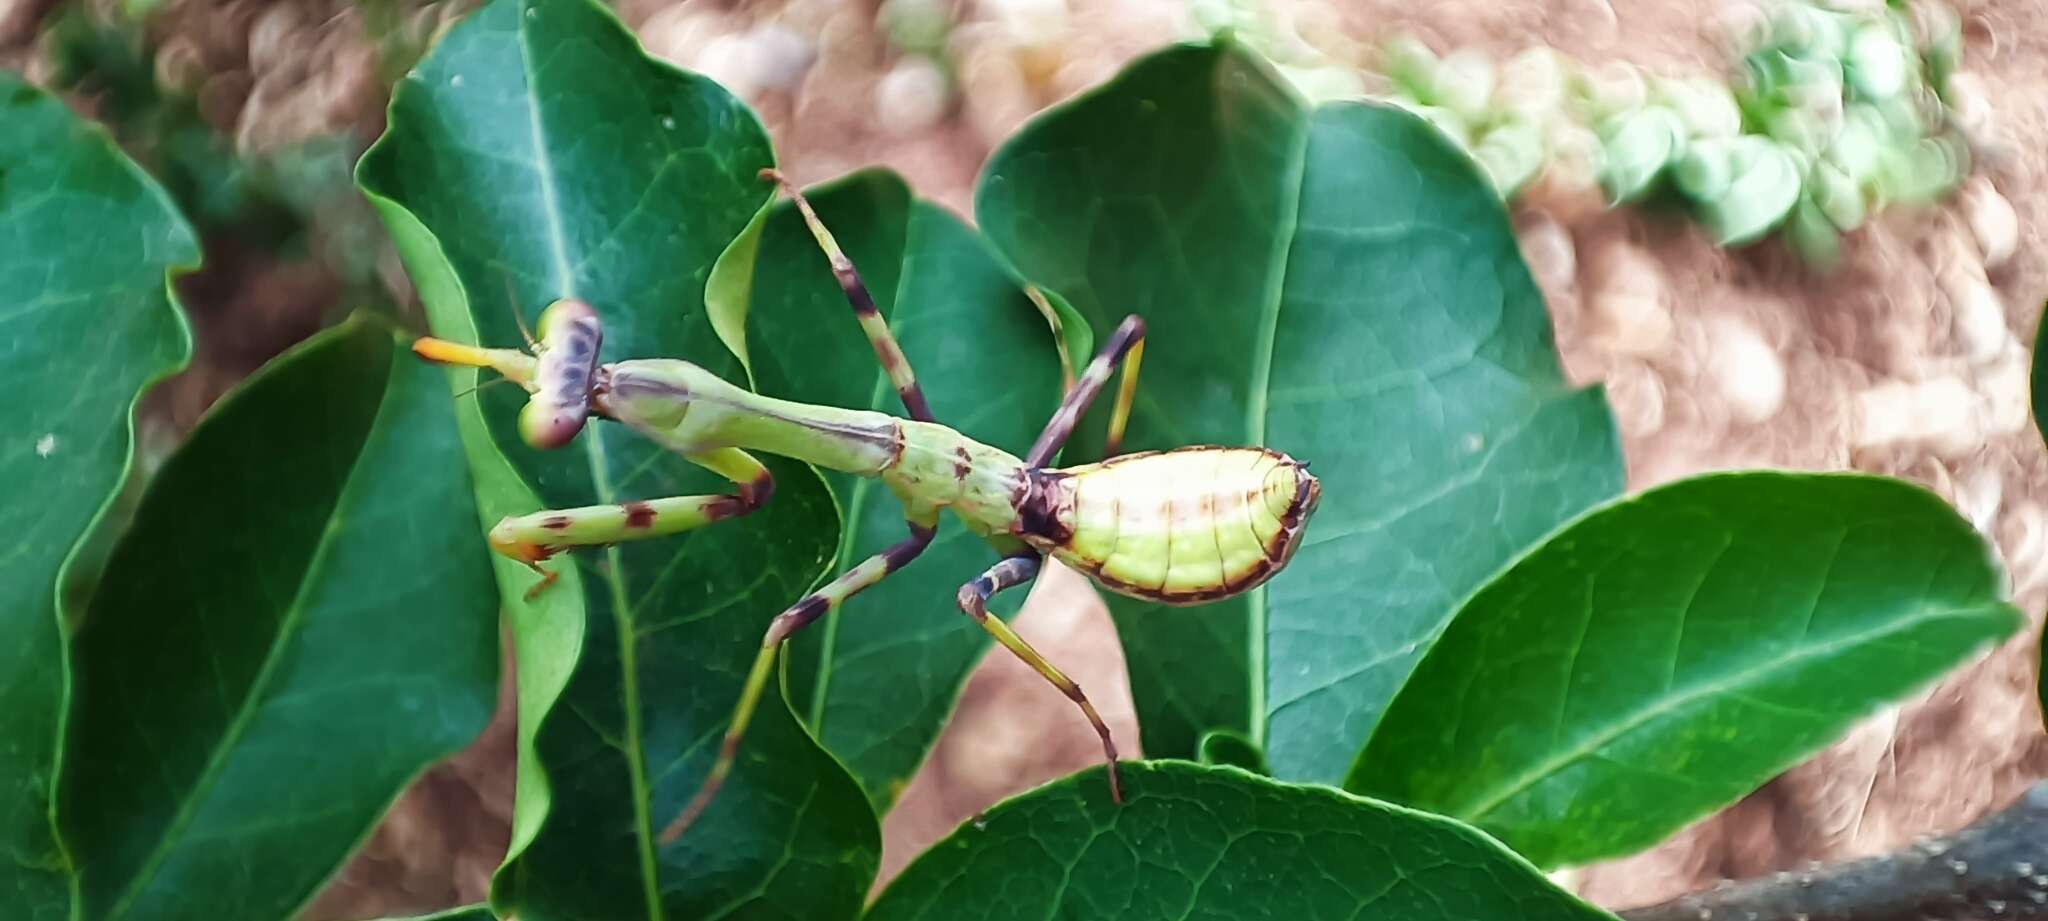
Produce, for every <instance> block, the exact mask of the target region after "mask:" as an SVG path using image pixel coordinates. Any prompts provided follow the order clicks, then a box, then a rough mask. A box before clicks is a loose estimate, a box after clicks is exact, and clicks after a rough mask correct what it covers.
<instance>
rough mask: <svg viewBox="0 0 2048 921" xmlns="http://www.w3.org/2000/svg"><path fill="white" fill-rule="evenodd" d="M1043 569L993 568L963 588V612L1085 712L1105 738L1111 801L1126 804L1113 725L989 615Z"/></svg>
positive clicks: (1011, 561)
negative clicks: (1008, 592) (991, 604)
mask: <svg viewBox="0 0 2048 921" xmlns="http://www.w3.org/2000/svg"><path fill="white" fill-rule="evenodd" d="M1042 565H1044V561H1043V560H1042V559H1040V558H1039V557H1037V556H1013V557H1006V558H1005V559H1003V560H1002V561H1001V562H998V563H997V564H995V565H994V566H991V567H989V569H988V571H987V572H985V573H982V574H981V575H980V576H979V577H978V578H976V579H975V580H974V581H972V582H969V583H967V584H966V585H962V586H960V594H959V602H960V610H961V611H962V612H964V613H966V615H967V616H968V617H971V618H973V619H974V622H975V623H977V624H980V625H981V628H982V629H983V630H987V631H988V632H989V634H990V635H991V636H994V637H995V638H996V642H998V643H1001V644H1003V648H1005V649H1008V650H1009V651H1010V652H1011V653H1012V654H1014V655H1015V656H1016V657H1017V658H1019V659H1022V660H1023V661H1024V664H1026V665H1029V666H1031V670H1032V671H1035V672H1037V673H1038V674H1039V675H1041V676H1042V677H1044V678H1045V680H1046V681H1049V682H1051V683H1052V686H1053V687H1056V688H1058V689H1059V690H1060V693H1062V694H1065V695H1067V699H1068V700H1071V701H1073V702H1074V705H1075V706H1078V707H1080V708H1081V713H1082V715H1084V716H1086V717H1087V718H1088V725H1090V726H1093V727H1095V734H1096V735H1098V736H1101V737H1102V755H1103V757H1104V758H1105V759H1106V760H1107V761H1108V763H1109V796H1110V799H1112V800H1115V801H1116V802H1118V803H1122V802H1123V801H1124V790H1123V783H1122V781H1121V779H1120V778H1119V777H1118V776H1117V768H1116V760H1117V756H1116V740H1115V739H1113V738H1111V736H1110V732H1109V724H1108V723H1106V722H1103V720H1102V714H1100V713H1097V712H1095V705H1094V704H1092V703H1089V702H1088V695H1087V694H1084V693H1082V691H1081V686H1080V685H1078V684H1075V683H1074V679H1072V678H1069V677H1067V676H1066V673H1064V672H1061V671H1060V670H1059V668H1057V667H1056V666H1054V665H1053V664H1052V663H1051V662H1048V661H1046V659H1045V656H1043V655H1040V654H1039V652H1038V650H1036V649H1033V648H1031V644H1030V643H1027V642H1025V641H1024V638H1023V637H1021V636H1018V635H1017V633H1016V632H1015V631H1013V630H1011V629H1010V625H1009V624H1006V623H1003V621H1002V618H1000V617H995V616H993V615H991V614H989V612H988V600H989V598H991V597H993V596H994V595H995V594H996V593H997V592H1000V591H1003V590H1004V589H1007V588H1012V587H1015V586H1018V585H1023V584H1024V583H1027V582H1030V581H1031V580H1032V579H1033V578H1036V577H1037V575H1038V570H1039V568H1040V567H1041V566H1042Z"/></svg>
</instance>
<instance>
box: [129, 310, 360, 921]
mask: <svg viewBox="0 0 2048 921" xmlns="http://www.w3.org/2000/svg"><path fill="white" fill-rule="evenodd" d="M302 349H303V346H301V347H300V348H295V349H293V350H292V351H290V352H287V353H285V355H282V356H279V358H278V359H276V363H275V364H273V365H272V367H283V363H284V362H285V361H287V360H288V359H289V358H290V356H291V355H292V354H293V352H297V351H300V350H302ZM255 380H256V378H252V379H251V383H253V382H254V381H255ZM245 386H246V384H245ZM390 387H391V372H390V369H389V368H387V369H386V370H385V377H384V394H383V395H382V396H380V397H379V398H378V407H377V412H376V413H375V414H374V415H372V416H371V418H370V424H369V425H368V426H367V427H365V428H364V430H363V437H362V438H361V439H359V440H358V441H357V443H356V446H355V454H354V456H352V457H351V458H350V459H349V465H348V466H349V474H348V477H347V478H346V479H344V480H343V481H342V484H341V488H340V489H338V490H336V491H335V493H334V503H333V505H331V506H329V507H328V509H327V524H326V526H325V527H323V528H321V531H320V537H319V540H318V541H316V542H315V544H314V548H313V555H312V556H311V557H310V558H309V559H308V560H307V561H306V568H305V571H304V573H303V574H302V575H301V576H300V578H299V585H298V589H297V591H296V592H294V593H293V595H292V601H291V605H290V606H289V607H287V608H286V609H285V613H284V617H283V618H282V619H281V620H280V621H279V622H278V628H277V634H276V637H275V639H274V640H273V641H272V642H271V644H270V648H269V649H267V650H265V651H264V654H263V665H262V666H261V667H260V668H258V669H257V671H256V677H255V679H254V680H252V681H250V683H249V689H248V692H247V693H246V694H244V695H243V697H242V704H241V706H240V707H239V708H237V710H236V712H235V717H234V719H233V720H232V721H230V722H229V723H228V726H227V730H226V731H225V732H224V733H223V734H222V736H221V740H220V742H219V743H218V744H216V745H215V746H214V747H213V753H212V754H211V755H209V756H207V761H206V769H205V770H203V771H201V772H200V774H199V777H198V779H197V780H196V781H195V782H194V783H193V785H192V792H191V794H190V795H188V796H186V797H185V798H184V799H183V801H181V802H180V803H179V804H178V811H177V813H176V814H175V815H173V816H172V817H171V822H170V824H169V825H166V826H165V827H164V833H163V835H162V836H161V837H160V838H159V839H158V841H157V844H156V846H155V847H153V848H151V849H150V853H149V856H148V857H147V858H146V859H145V860H144V861H143V862H142V865H141V866H140V867H139V868H138V869H137V870H136V872H135V875H134V877H133V878H131V879H130V880H129V883H128V887H127V888H126V889H125V890H123V891H122V893H121V897H120V899H118V900H116V901H115V902H114V905H113V907H112V908H110V909H108V912H107V917H108V918H109V919H115V918H120V917H122V916H123V915H125V914H126V913H127V911H128V908H129V906H130V905H131V904H133V902H134V901H135V898H136V896H138V895H140V894H141V892H142V890H143V889H144V888H145V887H146V886H147V885H148V883H149V881H150V880H151V878H152V877H154V876H155V875H156V872H157V870H159V869H161V868H162V866H163V864H164V862H165V861H167V860H169V859H170V857H171V851H172V849H173V846H174V845H175V844H176V843H178V842H179V841H182V840H183V838H184V833H185V829H186V828H187V827H188V826H189V825H191V823H192V821H193V819H194V818H196V817H197V815H196V813H197V810H198V807H199V804H200V803H202V802H204V801H205V800H206V799H207V796H208V794H209V793H210V792H211V791H212V789H213V785H214V783H215V782H216V781H218V780H219V779H220V774H221V772H222V771H224V770H226V768H227V762H228V758H229V756H230V755H231V754H232V753H233V752H234V751H236V750H237V749H238V748H239V747H240V746H241V742H242V736H243V734H244V733H246V732H247V731H248V728H249V724H250V722H251V721H253V720H254V719H255V717H256V713H257V712H258V711H259V710H261V709H263V706H262V705H263V704H265V703H267V702H268V701H269V700H270V682H271V679H272V676H273V675H274V674H275V673H276V670H277V668H278V662H279V660H280V659H281V658H282V656H281V655H280V653H281V651H282V650H283V649H284V648H285V647H286V646H287V645H289V644H290V641H291V639H292V638H293V637H294V636H296V635H297V633H298V628H299V622H300V621H301V620H302V619H304V616H305V609H306V606H307V605H306V595H307V593H308V591H310V589H311V587H312V586H313V585H315V584H317V583H318V582H319V581H320V579H319V576H320V572H321V570H322V569H323V568H324V567H325V565H326V562H327V558H328V556H329V554H330V553H331V552H332V550H333V547H334V545H335V541H334V539H333V538H334V532H335V528H336V525H337V523H338V522H339V520H340V517H341V516H340V510H341V509H342V507H343V506H345V505H346V504H347V503H348V499H349V496H350V495H351V493H352V491H353V490H354V488H355V485H356V478H357V477H358V476H360V475H361V474H362V464H361V461H362V456H363V455H362V452H363V451H364V450H366V449H367V448H368V447H369V444H370V440H371V438H372V437H374V436H375V435H376V433H377V428H378V426H379V425H381V424H382V423H383V422H384V412H385V409H386V408H387V405H386V404H385V400H386V399H387V398H388V397H389V395H390ZM245 392H246V391H245ZM209 418H210V419H217V418H219V415H218V414H217V413H216V414H212V415H210V416H209ZM203 425H204V423H202V426H203ZM198 435H199V433H198V432H197V431H195V432H194V433H193V436H192V437H198ZM188 440H190V439H188Z"/></svg>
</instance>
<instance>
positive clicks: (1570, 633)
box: [1346, 473, 2023, 867]
mask: <svg viewBox="0 0 2048 921" xmlns="http://www.w3.org/2000/svg"><path fill="white" fill-rule="evenodd" d="M2003 591H2004V589H2003V577H2002V576H2001V575H2000V573H1999V572H1998V569H1997V567H1996V566H1995V565H1994V564H1993V562H1992V560H1991V556H1990V553H1989V550H1988V549H1987V548H1986V547H1985V544H1984V541H1983V540H1982V538H1980V537H1979V536H1978V535H1977V533H1976V532H1975V531H1973V530H1971V529H1970V526H1969V524H1968V523H1967V522H1965V521H1963V520H1962V519H1961V518H1960V517H1959V516H1957V515H1956V513H1955V512H1954V511H1953V510H1951V509H1950V508H1949V507H1948V506H1946V505H1944V504H1943V503H1942V502H1941V501H1940V500H1939V499H1938V498H1936V497H1935V496H1933V495H1932V494H1930V493H1928V492H1926V491H1925V490H1922V489H1920V488H1918V487H1915V486H1912V485H1909V484H1906V483H1903V482H1900V481H1897V480H1887V479H1881V478H1876V477H1865V476H1855V475H1827V476H1816V475H1799V474H1780V473H1752V474H1735V475H1719V476H1708V477H1701V478H1698V479H1693V480H1687V481H1683V482H1680V483H1676V484H1673V485H1670V486H1666V487H1663V488H1660V489H1657V490H1654V491H1651V492H1649V493H1646V494H1644V495H1642V496H1641V497H1638V498H1634V499H1630V500H1628V501H1624V502H1618V503H1615V504H1613V505H1609V506H1607V507H1604V508H1602V509H1600V510H1599V511H1597V512H1594V513H1592V514H1590V515H1587V516H1586V517H1584V518H1582V519H1580V520H1578V521H1576V522H1574V523H1573V524H1572V525H1571V526H1569V527H1568V528H1565V529H1564V530H1562V531H1560V532H1559V533H1558V534H1557V535H1556V536H1554V537H1553V538H1551V539H1550V540H1549V541H1547V542H1545V543H1544V544H1543V545H1542V546H1541V547H1540V548H1538V549H1537V550H1535V551H1534V552H1533V553H1531V554H1530V555H1529V556H1527V557H1524V558H1523V559H1521V560H1518V561H1516V563H1515V564H1514V566H1513V567H1512V568H1510V569H1508V570H1507V571H1506V572H1504V573H1502V574H1501V575H1500V577H1499V578H1497V579H1495V580H1494V581H1492V582H1490V583H1489V584H1488V585H1487V586H1486V587H1485V588H1484V589H1482V590H1481V591H1480V592H1479V593H1478V594H1477V595H1475V596H1474V597H1473V598H1472V599H1471V601H1469V602H1468V603H1467V604H1466V605H1465V606H1464V609H1463V610H1462V611H1460V612H1459V614H1458V616H1457V618H1456V619H1455V620H1453V621H1452V622H1451V625H1450V627H1449V629H1447V630H1446V631H1445V632H1444V634H1443V636H1442V638H1441V639H1439V640H1438V641H1437V643H1436V645H1435V646H1434V647H1433V648H1432V649H1431V650H1430V651H1429V654H1428V655H1427V656H1425V657H1423V660H1422V662H1421V664H1419V665H1418V666H1417V667H1416V669H1415V672H1414V675H1413V676H1412V677H1411V678H1410V679H1409V681H1408V684H1407V686H1406V687H1404V688H1402V690H1401V693H1400V695H1399V696H1398V697H1396V698H1395V699H1394V702H1393V705H1392V707H1391V708H1389V710H1388V711H1387V714H1386V718H1385V719H1384V720H1383V721H1382V722H1381V724H1380V727H1379V731H1378V732H1377V733H1375V734H1374V735H1373V738H1372V743H1371V744H1370V745H1369V746H1367V747H1366V749H1365V752H1364V753H1363V754H1362V755H1361V756H1360V757H1359V761H1358V764H1357V766H1356V767H1355V768H1354V770H1353V772H1352V775H1351V777H1350V779H1349V780H1348V781H1347V783H1346V786H1347V787H1348V788H1350V789H1352V790H1355V791H1358V792H1361V793H1366V794H1369V795H1373V796H1383V797H1387V798H1390V799H1394V800H1396V801H1399V802H1403V803H1407V804H1410V805H1413V806H1416V807H1417V808H1421V809H1427V810H1430V811H1432V812H1438V813H1442V814H1444V815H1448V816H1453V817H1456V818H1460V819H1463V820H1465V821H1468V822H1471V823H1473V824H1476V825H1478V826H1479V827H1480V828H1483V829H1486V830H1487V831H1490V832H1492V833H1493V834H1495V835H1496V836H1498V837H1500V838H1501V840H1503V841H1506V842H1507V843H1508V844H1510V845H1512V846H1513V847H1514V848H1515V849H1516V850H1517V851H1518V852H1520V853H1521V854H1523V855H1524V856H1526V857H1528V858H1529V859H1530V860H1532V861H1534V862H1535V863H1536V864H1537V865H1539V866H1546V867H1548V866H1558V865H1563V864H1577V863H1582V862H1587V861H1592V860H1597V859H1600V858H1605V857H1613V856H1618V855H1622V854H1627V853H1630V852H1633V851H1634V850H1637V849H1640V848H1644V847H1648V846H1649V845H1651V844H1654V843H1656V842H1657V841H1658V840H1659V839H1661V838H1662V837H1663V836H1665V835H1667V834H1669V833H1671V832H1673V831H1676V830H1678V829H1679V828H1680V827H1681V826H1683V825H1684V824H1686V823H1687V822H1690V821H1692V820H1693V819H1696V818H1699V817H1700V816H1703V815H1705V814H1707V813H1709V812H1711V811H1713V810H1715V809H1717V808H1720V807H1721V806H1723V805H1726V804H1727V803H1730V802H1733V801H1734V800H1736V799H1737V798H1739V797H1741V796H1742V795H1744V794H1746V793H1748V792H1749V791H1751V790H1753V789H1755V788H1756V787H1757V786H1759V785H1761V784H1762V783H1763V782H1764V781H1766V780H1769V779H1770V778H1771V777H1772V776H1774V775H1775V774H1777V773H1778V772H1779V771H1782V770H1783V769H1785V768H1786V767H1789V766H1790V765H1792V764H1793V763H1795V762H1796V761H1797V760H1799V759H1800V758H1803V757H1806V756H1807V755H1809V754H1811V753H1813V752H1815V751H1817V750H1819V749H1820V748H1821V747H1822V746H1825V745H1827V744H1828V743H1829V742H1831V741H1833V740H1834V739H1835V738H1836V737H1837V736H1839V735H1840V734H1841V733H1842V732H1843V731H1845V730H1846V729H1847V728H1848V727H1849V726H1850V725H1851V724H1852V723H1853V722H1855V721H1856V720H1857V719H1859V718H1862V717H1864V716H1866V715H1868V714H1869V713H1870V712H1872V711H1873V710H1875V709H1876V708H1877V707H1878V706H1880V705H1881V704H1882V703H1884V702H1885V701H1889V700H1892V699H1895V698H1897V697H1899V696H1902V695H1904V694H1906V693H1908V692H1910V691H1912V690H1914V689H1915V688H1917V687H1919V686H1922V685H1924V684H1927V683H1929V682H1931V681H1933V680H1934V679H1935V678H1937V677H1939V676H1940V675H1942V674H1943V673H1945V672H1947V671H1948V670H1949V669H1951V668H1953V667H1955V666H1956V665H1957V664H1958V663H1959V662H1961V661H1962V660H1964V659H1965V658H1966V657H1968V656H1970V655H1972V654H1974V653H1976V652H1979V651H1981V650H1982V649H1984V648H1985V647H1986V646H1987V645H1989V644H1991V643H1993V642H1996V641H1998V640H2000V639H2003V638H2005V637H2007V636H2010V635H2011V634H2012V633H2013V632H2014V631H2016V630H2017V629H2019V627H2020V625H2021V624H2022V623H2023V619H2022V618H2021V616H2020V614H2019V612H2018V611H2017V610H2015V609H2014V608H2013V607H2012V606H2011V605H2010V604H2008V603H2006V601H2005V600H2004V598H2003Z"/></svg>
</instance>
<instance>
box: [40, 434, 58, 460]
mask: <svg viewBox="0 0 2048 921" xmlns="http://www.w3.org/2000/svg"><path fill="white" fill-rule="evenodd" d="M55 453H57V433H55V432H50V433H47V434H45V435H43V437H41V438H38V439H36V456H37V457H49V456H50V455H52V454H55Z"/></svg>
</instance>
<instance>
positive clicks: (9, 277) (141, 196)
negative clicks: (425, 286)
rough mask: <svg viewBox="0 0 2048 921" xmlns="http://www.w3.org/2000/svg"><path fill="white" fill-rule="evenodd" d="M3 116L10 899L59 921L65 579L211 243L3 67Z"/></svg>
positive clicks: (3, 789)
mask: <svg viewBox="0 0 2048 921" xmlns="http://www.w3.org/2000/svg"><path fill="white" fill-rule="evenodd" d="M0 121H4V122H5V123H6V125H7V128H6V130H5V131H0V393H6V394H7V395H8V404H9V409H8V411H7V428H8V431H7V434H6V436H5V440H4V443H5V444H6V446H7V447H6V449H5V450H0V483H4V484H6V494H5V497H4V498H0V532H4V533H6V534H7V535H8V536H9V547H8V550H7V551H6V552H5V553H4V554H0V600H4V601H5V604H0V650H4V652H0V740H5V743H4V744H0V893H4V896H0V900H4V901H5V903H6V904H7V905H8V906H9V909H10V916H12V917H18V918H25V919H29V921H44V919H58V918H65V917H68V916H69V914H70V912H71V905H70V902H71V896H70V892H69V882H68V880H67V877H66V874H65V872H64V870H65V861H64V856H63V854H62V853H61V852H60V851H59V850H58V847H57V844H56V840H55V837H54V836H53V835H52V834H51V826H50V805H51V804H50V799H51V796H52V793H53V783H52V778H53V777H54V774H55V771H56V770H57V751H58V742H59V736H60V734H61V731H60V728H59V725H60V721H61V719H62V713H63V708H64V704H65V699H66V689H67V685H68V676H67V674H66V671H67V667H66V659H65V650H64V642H63V624H64V620H65V619H66V618H65V615H66V613H67V612H63V611H60V610H59V596H58V586H59V584H60V583H61V582H62V581H64V578H65V576H66V574H67V566H68V565H69V561H70V559H71V557H72V554H73V552H74V548H75V547H76V546H77V545H78V542H79V540H80V539H81V538H82V537H83V536H84V535H85V534H86V533H87V531H88V529H89V528H90V527H91V526H92V523H93V521H94V520H95V519H96V518H97V517H98V516H99V515H100V514H101V510H102V509H103V507H104V506H105V505H106V504H107V502H108V499H109V497H110V496H111V495H113V494H114V492H115V491H116V490H117V489H119V488H120V486H121V483H122V481H123V479H124V478H125V477H126V475H127V471H128V467H129V456H130V453H131V449H132V444H131V443H132V436H131V422H132V419H133V415H134V413H133V404H134V402H135V399H136V396H137V394H138V393H139V392H140V391H141V390H142V388H143V387H144V386H146V385H147V384H148V383H149V382H150V381H152V380H154V379H156V378H157V377H160V376H162V375H163V374H166V373H168V372H169V371H171V370H172V369H173V368H176V367H177V366H178V365H180V364H182V363H183V362H184V361H185V357H186V355H187V354H188V353H189V351H190V343H189V338H188V336H187V334H186V331H185V324H184V320H183V319H182V318H181V317H180V316H179V314H178V311H177V309H176V308H175V307H173V306H172V304H171V300H170V293H169V288H168V286H167V282H166V275H167V273H169V272H172V271H175V270H178V269H182V268H189V267H191V266H192V265H194V264H196V263H197V262H198V261H199V253H198V246H197V244H196V242H195V241H194V240H193V237H192V231H191V229H190V228H189V227H187V226H186V224H185V221H184V219H182V218H180V217H179V216H178V214H177V211H176V210H175V209H174V208H173V207H172V206H171V203H170V200H169V199H168V198H167V197H166V196H165V195H164V193H163V191H162V190H161V189H159V188H157V186H156V185H155V183H153V182H151V181H150V180H149V179H148V178H147V177H145V176H144V175H143V174H142V172H141V171H140V170H138V169H136V168H135V165H134V164H132V163H130V162H129V161H128V159H127V158H126V157H124V156H122V155H121V153H120V151H118V150H117V149H116V148H115V147H114V144H113V142H112V141H110V140H109V139H108V138H107V136H106V134H105V133H104V132H103V131H101V130H99V129H98V128H94V127H89V126H88V125H87V124H86V123H85V122H83V121H81V120H80V119H78V118H77V117H75V116H73V115H72V114H71V112H70V111H69V110H67V109H66V108H65V107H64V104H63V103H61V102H58V101H57V100H55V99H52V98H50V97H49V96H46V95H44V94H43V93H42V92H40V91H38V90H36V89H33V88H31V87H29V86H28V85H26V84H24V83H22V82H21V81H20V80H19V79H18V78H16V77H14V76H11V75H9V74H5V73H0ZM70 613H76V612H70Z"/></svg>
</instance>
